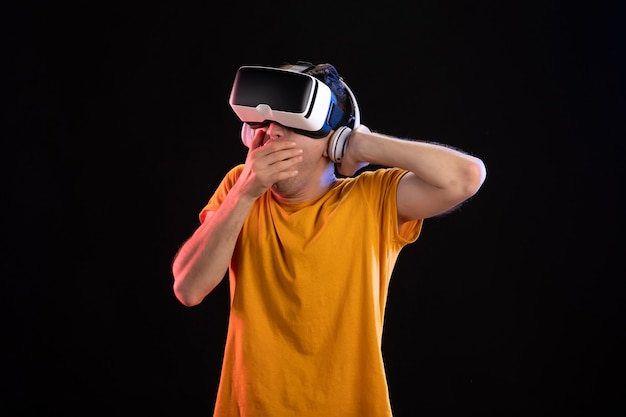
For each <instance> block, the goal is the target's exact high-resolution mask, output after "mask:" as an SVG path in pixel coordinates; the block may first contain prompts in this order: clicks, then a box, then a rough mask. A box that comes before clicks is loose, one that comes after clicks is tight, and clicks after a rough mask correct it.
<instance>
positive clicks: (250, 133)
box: [241, 123, 254, 148]
mask: <svg viewBox="0 0 626 417" xmlns="http://www.w3.org/2000/svg"><path fill="white" fill-rule="evenodd" d="M252 138H254V129H252V128H251V127H250V125H249V124H247V123H244V124H243V125H242V126H241V141H242V142H243V144H244V145H246V147H248V148H249V147H250V142H252Z"/></svg>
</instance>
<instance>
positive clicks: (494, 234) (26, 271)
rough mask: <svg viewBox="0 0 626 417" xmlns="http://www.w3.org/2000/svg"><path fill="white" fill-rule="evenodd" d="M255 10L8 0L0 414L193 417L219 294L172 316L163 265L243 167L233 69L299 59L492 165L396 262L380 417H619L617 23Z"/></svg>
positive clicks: (173, 303) (572, 7)
mask: <svg viewBox="0 0 626 417" xmlns="http://www.w3.org/2000/svg"><path fill="white" fill-rule="evenodd" d="M250 3H251V4H246V3H245V2H228V3H225V4H220V5H219V7H218V5H217V4H213V3H210V2H195V3H194V2H187V3H181V2H172V3H171V4H169V5H166V4H149V3H146V5H137V4H128V3H125V2H119V3H116V2H112V3H111V2H109V3H102V4H98V5H95V4H93V2H82V3H77V4H71V3H65V4H63V5H59V4H58V3H56V2H45V1H44V2H21V3H19V5H12V6H5V9H6V10H5V13H3V21H4V23H3V25H2V31H3V36H2V38H3V41H4V42H3V44H4V45H3V46H4V48H3V49H4V53H3V62H4V65H3V67H4V70H6V71H7V73H6V75H5V76H4V77H3V94H2V96H3V98H4V99H5V100H4V101H5V111H4V112H3V114H4V118H5V121H4V123H3V125H4V129H3V144H4V146H3V148H4V151H3V152H2V155H3V157H2V160H3V164H2V172H3V188H4V193H3V195H4V196H3V200H2V201H3V208H4V209H3V216H2V222H3V230H4V231H5V232H3V233H2V235H3V257H2V260H3V262H2V292H1V294H2V307H3V310H6V311H4V314H3V319H4V320H3V322H4V325H3V328H4V329H5V332H4V333H5V337H4V338H3V340H4V342H3V343H2V345H3V347H2V351H3V352H4V354H3V355H2V358H3V368H2V371H1V372H0V375H2V379H3V380H4V382H3V385H4V387H5V388H3V390H2V391H1V392H2V394H0V411H3V414H5V415H11V416H17V415H31V414H32V413H33V412H42V413H45V414H46V415H64V416H74V415H76V416H85V415H92V414H93V413H95V410H99V411H101V412H108V413H109V414H110V415H131V414H137V413H142V414H149V413H153V412H162V413H164V414H170V415H171V414H173V413H176V414H175V415H189V416H191V415H198V416H200V415H203V416H208V415H210V413H211V411H212V407H213V401H214V398H215V390H216V387H217V382H218V377H219V369H220V364H221V354H222V349H223V344H224V335H225V330H226V325H227V317H228V316H227V314H228V288H227V283H226V281H224V283H223V284H221V285H220V286H219V287H218V289H217V290H216V291H215V292H214V293H212V294H210V295H209V296H208V297H207V298H206V299H205V301H204V303H203V304H201V305H200V306H197V307H194V308H187V307H184V306H182V305H181V304H180V303H178V301H177V300H176V299H175V298H174V296H173V293H172V290H171V285H172V276H171V272H170V262H171V260H172V258H173V256H174V254H175V252H176V250H177V248H178V247H179V245H180V244H181V243H182V242H183V241H184V240H185V239H186V238H187V237H188V236H189V235H190V234H191V232H192V231H193V230H194V229H195V227H196V226H197V225H198V218H197V214H198V211H199V210H200V208H201V207H202V206H203V205H204V204H205V202H206V200H207V199H208V197H209V196H210V195H211V193H212V191H213V189H214V188H215V187H216V186H217V184H218V182H219V181H220V180H221V178H222V175H223V174H224V173H225V172H226V170H228V169H229V168H230V167H231V166H232V165H234V164H236V163H238V162H241V161H242V160H243V159H244V157H245V151H246V149H245V148H244V147H243V145H242V143H241V141H240V138H239V129H240V124H239V122H238V121H237V119H236V117H235V116H234V114H233V113H232V111H231V110H230V108H229V106H228V103H227V100H228V93H229V91H230V86H231V83H232V80H233V77H234V73H235V71H236V69H237V68H238V67H239V66H240V65H244V64H267V65H274V64H279V63H282V62H283V61H295V60H300V59H302V60H308V61H312V62H330V63H333V64H334V65H335V66H336V67H337V68H338V69H339V71H340V72H341V73H342V74H343V76H344V79H345V80H346V82H347V83H348V84H349V85H350V86H351V88H352V90H353V91H354V92H355V94H356V96H357V98H358V101H359V105H360V109H361V117H362V122H363V123H364V124H366V125H368V126H369V127H370V128H371V129H373V130H377V131H381V132H384V133H388V134H392V135H396V136H401V137H411V138H416V139H427V140H434V141H439V142H443V143H447V144H449V145H452V146H455V147H459V148H461V149H464V150H465V151H467V152H469V153H472V154H475V155H477V156H479V157H481V158H482V159H483V160H484V161H485V163H486V165H487V168H488V177H487V180H486V182H485V184H484V186H483V188H482V190H481V191H480V192H479V194H477V195H476V196H475V197H474V198H473V199H472V200H471V201H470V202H469V203H467V204H466V205H464V206H463V207H462V208H461V209H460V210H458V211H456V212H454V213H452V214H450V215H447V216H444V217H441V218H437V219H432V220H429V221H427V222H426V224H425V227H424V230H423V233H422V236H421V237H420V239H419V240H418V241H417V242H416V243H415V244H413V245H410V246H408V247H407V248H406V249H405V250H404V251H403V253H402V254H401V257H400V259H399V261H398V264H397V267H396V271H395V275H394V277H393V279H392V284H391V289H390V295H389V300H388V309H387V316H386V329H385V335H384V345H383V349H384V355H385V360H386V363H387V367H388V376H389V386H390V390H391V398H392V403H393V407H394V410H395V415H396V416H397V417H404V416H417V415H420V416H439V415H451V413H456V415H462V416H514V415H515V416H517V415H520V416H528V415H533V416H561V415H570V416H572V415H581V416H582V415H584V416H587V415H602V416H609V415H623V414H624V412H626V407H625V404H624V401H623V398H624V393H625V392H626V384H625V383H624V379H623V373H624V370H625V367H624V365H625V363H624V359H623V354H622V353H623V350H624V346H625V344H624V341H625V340H624V339H625V336H624V335H625V330H626V328H625V327H626V326H625V325H624V319H625V316H624V301H625V295H624V294H625V290H626V287H625V285H624V278H623V276H624V272H623V267H622V262H621V261H622V260H623V259H622V258H623V257H624V255H625V249H626V248H625V246H624V243H623V240H622V239H621V235H622V232H623V220H621V218H620V217H621V216H620V214H621V213H619V212H618V207H622V206H623V203H624V197H623V195H624V187H623V184H622V182H623V179H624V163H625V158H624V151H625V146H624V139H625V138H626V135H625V129H624V127H623V121H624V114H625V110H626V92H625V87H624V86H625V85H626V80H625V78H624V74H625V69H626V68H625V63H624V54H623V39H624V30H623V29H622V20H623V18H624V17H625V16H624V7H623V6H622V5H620V4H619V3H618V2H605V3H599V2H588V3H586V4H580V5H576V4H575V3H574V2H565V1H561V2H559V1H530V2H528V1H525V2H497V1H486V2H459V3H458V4H455V3H453V2H438V1H427V2H412V3H405V2H403V3H400V2H398V3H396V2H383V3H380V4H375V5H366V4H365V3H356V2H354V4H349V3H348V2H341V1H340V2H331V3H329V4H326V3H307V4H303V5H302V6H299V5H297V4H296V3H293V2H286V1H284V2H265V3H263V2H254V3H252V2H250ZM7 191H8V192H7ZM338 250H340V251H341V250H346V251H347V250H349V249H348V248H345V249H344V248H338Z"/></svg>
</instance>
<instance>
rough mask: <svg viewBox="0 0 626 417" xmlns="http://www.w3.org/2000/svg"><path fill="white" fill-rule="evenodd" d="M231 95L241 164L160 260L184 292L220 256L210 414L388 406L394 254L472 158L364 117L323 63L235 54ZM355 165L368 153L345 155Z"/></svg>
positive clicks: (180, 294) (191, 291)
mask: <svg viewBox="0 0 626 417" xmlns="http://www.w3.org/2000/svg"><path fill="white" fill-rule="evenodd" d="M230 104H231V107H232V108H233V110H234V111H235V113H236V114H237V116H238V117H239V118H240V120H241V121H242V122H244V126H243V129H242V137H243V140H244V143H246V145H247V146H248V147H249V151H248V155H247V157H246V161H245V164H240V165H237V166H235V167H234V168H233V169H232V170H230V172H228V173H227V174H226V176H225V177H224V179H223V180H222V182H221V184H220V186H219V187H218V189H217V190H216V191H215V193H214V194H213V196H212V197H211V198H210V199H209V201H208V204H207V205H206V207H204V208H203V209H202V210H201V212H200V215H199V216H200V221H201V224H200V226H199V227H198V228H197V230H196V231H195V232H194V233H193V234H192V236H191V237H190V238H189V239H188V240H187V241H186V242H185V243H184V244H183V245H182V247H181V248H180V250H179V252H178V253H177V254H176V256H175V258H174V261H173V265H172V270H173V275H174V285H173V289H174V292H175V294H176V296H177V298H178V299H179V300H180V302H181V303H183V304H184V305H186V306H194V305H197V304H199V303H201V302H202V301H203V299H204V298H205V297H206V296H207V294H209V293H210V292H211V291H212V290H213V289H214V288H215V287H216V286H217V285H218V284H219V283H220V282H221V281H222V279H223V278H224V277H225V276H226V272H227V271H228V278H229V286H230V297H231V305H230V319H229V323H228V326H229V327H228V334H227V338H226V347H225V352H224V359H223V367H222V375H221V379H220V386H219V391H218V394H217V401H216V405H215V414H214V415H215V416H219V417H225V416H263V417H268V416H298V417H307V416H315V417H319V416H324V417H328V416H341V417H349V416H354V417H367V416H372V417H373V416H375V417H381V416H391V415H392V410H391V406H390V401H389V395H388V387H387V381H386V375H385V369H384V364H383V358H382V352H381V343H382V328H383V321H384V312H385V304H386V298H387V289H388V285H389V280H390V278H391V275H392V271H393V268H394V265H395V262H396V259H397V257H398V255H399V252H400V250H401V249H402V248H403V247H404V246H405V245H407V244H409V243H412V242H414V241H415V240H416V239H417V238H418V236H419V234H420V231H421V227H422V224H423V221H424V219H428V218H430V217H433V216H437V215H440V214H442V213H446V212H449V211H451V210H453V209H454V208H456V207H457V206H459V205H460V204H462V203H463V202H465V201H466V200H467V199H469V198H470V197H472V196H473V195H474V194H475V193H476V192H477V191H478V190H479V188H480V187H481V185H482V183H483V181H484V179H485V175H486V171H485V166H484V164H483V162H482V161H481V160H480V159H478V158H476V157H473V156H470V155H468V154H466V153H464V152H461V151H459V150H456V149H452V148H450V147H447V146H442V145H439V144H434V143H428V142H420V141H414V140H405V139H399V138H395V137H391V136H389V135H385V134H382V133H376V132H371V131H370V130H369V129H368V128H367V127H365V126H363V125H361V124H360V115H359V108H358V104H357V102H356V99H355V98H354V95H353V94H352V91H351V90H350V88H349V87H348V86H347V85H346V84H345V83H344V82H343V80H342V79H341V78H340V77H339V75H338V73H337V71H336V69H335V68H334V66H332V65H330V64H319V65H310V64H306V63H298V64H296V65H293V66H289V65H284V66H282V67H278V68H270V67H254V66H251V67H242V68H240V69H239V71H238V73H237V76H236V78H235V83H234V84H233V89H232V91H231V97H230ZM368 164H372V166H379V167H380V168H378V169H366V170H360V169H361V168H363V167H364V166H366V165H368ZM359 170H360V171H359ZM357 172H358V175H354V174H356V173H357Z"/></svg>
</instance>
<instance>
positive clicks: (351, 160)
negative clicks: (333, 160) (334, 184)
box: [337, 125, 370, 177]
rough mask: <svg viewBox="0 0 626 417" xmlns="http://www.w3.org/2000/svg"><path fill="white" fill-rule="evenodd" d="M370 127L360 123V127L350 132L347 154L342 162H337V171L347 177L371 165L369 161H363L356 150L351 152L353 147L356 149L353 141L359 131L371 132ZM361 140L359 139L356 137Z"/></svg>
mask: <svg viewBox="0 0 626 417" xmlns="http://www.w3.org/2000/svg"><path fill="white" fill-rule="evenodd" d="M369 132H370V129H369V128H368V127H367V126H365V125H360V126H359V127H358V128H356V129H355V130H353V131H352V133H351V134H350V138H349V139H348V146H347V147H346V151H345V154H344V155H343V157H342V158H341V163H339V164H337V171H338V172H339V173H340V174H341V175H345V176H346V177H350V176H352V175H354V174H355V173H356V172H357V171H358V170H360V169H361V168H364V167H366V166H368V165H369V162H368V161H361V160H360V159H359V158H358V156H357V155H355V152H351V149H352V150H354V149H355V146H352V147H351V145H352V142H353V140H354V139H355V137H356V136H358V134H359V133H369ZM356 140H359V139H356Z"/></svg>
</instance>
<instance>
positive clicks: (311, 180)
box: [263, 122, 334, 201]
mask: <svg viewBox="0 0 626 417" xmlns="http://www.w3.org/2000/svg"><path fill="white" fill-rule="evenodd" d="M263 129H264V130H265V139H264V141H263V143H264V144H265V143H267V142H269V141H292V142H295V143H296V146H297V147H298V148H300V149H302V158H303V159H302V161H301V162H300V163H299V164H298V175H296V176H295V177H292V178H289V179H287V180H284V181H280V182H278V183H276V184H274V185H273V186H272V190H273V191H274V192H275V193H277V194H278V195H279V196H281V197H286V198H289V199H298V200H302V201H305V200H306V199H308V198H314V197H316V196H317V195H319V193H320V192H321V189H322V191H325V190H326V188H327V185H328V184H329V182H331V181H332V180H334V166H333V164H332V162H331V161H330V159H329V158H328V154H327V146H328V140H329V137H330V135H328V136H327V137H324V138H321V139H314V138H310V137H308V136H304V135H301V134H299V133H296V132H294V131H293V130H292V129H290V128H288V127H285V126H283V125H281V124H279V123H276V122H272V123H270V124H269V125H268V126H266V127H264V128H263Z"/></svg>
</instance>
